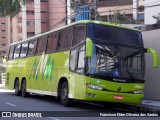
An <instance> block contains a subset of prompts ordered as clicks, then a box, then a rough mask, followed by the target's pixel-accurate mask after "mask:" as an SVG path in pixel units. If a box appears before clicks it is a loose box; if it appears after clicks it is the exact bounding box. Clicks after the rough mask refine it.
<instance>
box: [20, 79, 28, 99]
mask: <svg viewBox="0 0 160 120" xmlns="http://www.w3.org/2000/svg"><path fill="white" fill-rule="evenodd" d="M21 94H22V96H23V97H27V96H28V93H27V92H26V80H23V81H22V84H21Z"/></svg>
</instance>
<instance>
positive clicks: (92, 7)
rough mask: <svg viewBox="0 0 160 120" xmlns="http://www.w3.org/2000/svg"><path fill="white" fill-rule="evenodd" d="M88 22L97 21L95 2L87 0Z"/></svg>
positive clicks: (95, 0)
mask: <svg viewBox="0 0 160 120" xmlns="http://www.w3.org/2000/svg"><path fill="white" fill-rule="evenodd" d="M89 11H90V20H96V19H97V0H89Z"/></svg>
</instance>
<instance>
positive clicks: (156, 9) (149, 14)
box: [145, 0, 160, 24]
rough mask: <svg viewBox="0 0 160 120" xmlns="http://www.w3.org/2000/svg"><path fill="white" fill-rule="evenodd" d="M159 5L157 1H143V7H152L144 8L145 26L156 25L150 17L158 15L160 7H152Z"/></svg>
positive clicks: (159, 2)
mask: <svg viewBox="0 0 160 120" xmlns="http://www.w3.org/2000/svg"><path fill="white" fill-rule="evenodd" d="M157 4H160V1H159V0H145V6H153V7H145V13H146V14H145V24H154V23H156V21H157V20H156V19H154V18H153V17H152V16H154V15H157V14H158V13H160V6H154V5H157Z"/></svg>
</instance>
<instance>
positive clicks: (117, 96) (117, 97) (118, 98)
mask: <svg viewBox="0 0 160 120" xmlns="http://www.w3.org/2000/svg"><path fill="white" fill-rule="evenodd" d="M114 99H115V100H123V96H119V95H115V96H114Z"/></svg>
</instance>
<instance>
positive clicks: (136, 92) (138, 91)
mask: <svg viewBox="0 0 160 120" xmlns="http://www.w3.org/2000/svg"><path fill="white" fill-rule="evenodd" d="M133 93H135V94H142V93H143V90H135V91H133Z"/></svg>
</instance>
